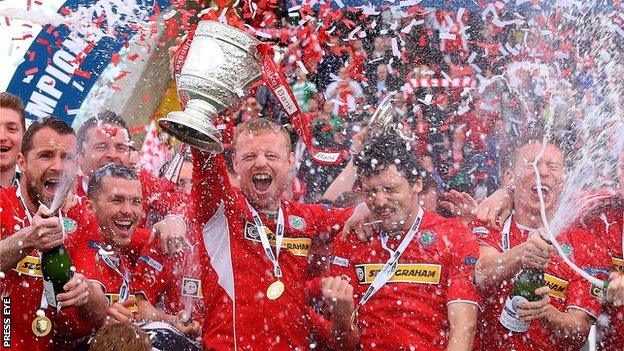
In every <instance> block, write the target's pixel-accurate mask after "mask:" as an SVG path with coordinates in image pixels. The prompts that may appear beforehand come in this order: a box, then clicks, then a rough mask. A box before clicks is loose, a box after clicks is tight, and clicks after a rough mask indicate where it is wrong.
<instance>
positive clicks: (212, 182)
mask: <svg viewBox="0 0 624 351" xmlns="http://www.w3.org/2000/svg"><path fill="white" fill-rule="evenodd" d="M192 153H193V190H192V192H191V197H192V202H193V205H192V207H193V209H192V211H191V215H192V217H193V218H194V219H195V220H196V221H197V222H198V224H199V225H200V227H201V226H203V224H204V223H206V222H208V220H210V218H212V216H213V215H214V214H215V213H216V211H217V208H218V207H219V204H220V203H221V201H226V202H229V203H231V202H233V201H234V197H235V196H237V194H236V191H235V189H234V187H232V185H231V184H230V181H229V179H228V175H227V168H226V165H225V159H224V158H223V155H212V154H209V153H207V152H202V151H200V150H197V149H193V150H192Z"/></svg>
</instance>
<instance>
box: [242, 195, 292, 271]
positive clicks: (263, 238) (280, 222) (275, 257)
mask: <svg viewBox="0 0 624 351" xmlns="http://www.w3.org/2000/svg"><path fill="white" fill-rule="evenodd" d="M247 206H248V207H249V211H251V216H252V217H253V220H254V222H255V224H256V230H257V231H258V235H259V236H260V242H262V247H263V248H264V253H265V254H266V256H267V258H268V259H269V260H270V261H271V263H273V274H274V275H275V278H277V280H279V278H281V277H282V269H281V268H280V265H279V253H280V249H281V247H282V241H283V240H284V213H283V212H282V206H280V207H278V208H277V228H276V230H275V232H276V233H275V254H273V250H271V244H269V237H268V236H267V233H266V231H265V230H264V225H263V224H262V219H260V215H258V212H257V211H256V210H255V209H254V208H253V207H252V206H251V205H250V204H249V202H248V203H247Z"/></svg>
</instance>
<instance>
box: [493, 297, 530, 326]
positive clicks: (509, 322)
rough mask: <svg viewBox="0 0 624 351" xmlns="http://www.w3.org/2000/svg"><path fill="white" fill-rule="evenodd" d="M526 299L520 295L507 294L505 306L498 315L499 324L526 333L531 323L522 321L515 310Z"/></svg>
mask: <svg viewBox="0 0 624 351" xmlns="http://www.w3.org/2000/svg"><path fill="white" fill-rule="evenodd" d="M525 301H528V300H527V299H526V298H524V297H522V296H518V295H516V296H508V297H507V300H506V301H505V306H504V308H503V311H502V312H501V315H500V318H499V320H500V322H501V324H502V325H503V326H504V327H505V328H507V329H509V330H511V331H512V332H515V333H526V331H527V330H529V326H530V325H531V324H530V323H529V322H525V321H522V320H521V319H520V318H518V315H517V312H518V308H520V305H521V304H522V303H523V302H525Z"/></svg>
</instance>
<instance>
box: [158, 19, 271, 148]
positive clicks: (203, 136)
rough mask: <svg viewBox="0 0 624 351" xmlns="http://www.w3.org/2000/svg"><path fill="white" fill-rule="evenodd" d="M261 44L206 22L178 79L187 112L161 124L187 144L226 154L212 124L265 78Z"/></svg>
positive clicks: (191, 47)
mask: <svg viewBox="0 0 624 351" xmlns="http://www.w3.org/2000/svg"><path fill="white" fill-rule="evenodd" d="M259 43H260V41H258V40H257V39H256V38H254V37H252V36H251V35H249V34H247V33H245V32H244V31H242V30H240V29H238V28H235V27H232V26H229V25H226V24H223V23H221V22H216V21H201V22H199V24H198V26H197V29H196V31H195V36H194V37H193V41H192V43H191V45H190V48H189V52H188V55H187V57H186V61H185V62H184V66H182V70H181V72H180V76H179V77H178V79H177V82H176V83H177V87H178V95H179V97H180V101H182V102H183V103H184V102H186V106H185V108H184V111H175V112H171V113H169V114H168V115H167V117H164V118H161V119H160V120H159V121H158V124H159V126H160V127H161V128H162V129H164V130H165V131H167V132H168V133H169V134H171V135H173V136H174V137H176V138H177V139H179V140H180V141H182V142H185V143H187V144H189V145H191V146H193V147H196V148H199V149H201V150H204V151H208V152H210V153H220V152H223V142H222V140H221V133H220V132H219V130H218V129H217V128H216V127H215V126H214V124H213V123H212V119H213V118H214V117H216V116H218V115H219V114H220V113H223V112H224V111H226V110H228V109H230V108H232V107H235V106H237V105H240V104H241V103H242V99H243V98H244V97H245V96H246V95H247V93H248V92H249V89H250V87H251V86H252V85H253V84H254V83H256V82H257V81H258V80H260V78H261V73H260V61H259V54H258V52H257V49H256V45H258V44H259Z"/></svg>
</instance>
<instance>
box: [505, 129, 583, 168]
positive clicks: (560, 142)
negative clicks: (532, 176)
mask: <svg viewBox="0 0 624 351" xmlns="http://www.w3.org/2000/svg"><path fill="white" fill-rule="evenodd" d="M547 128H548V126H547V124H546V121H544V120H537V121H534V122H531V123H529V124H527V125H524V126H523V127H522V129H521V131H520V133H519V134H518V135H517V136H516V137H514V139H512V140H511V143H510V145H509V146H508V147H507V148H506V150H503V151H502V152H501V167H502V168H503V169H511V168H513V164H514V162H515V161H516V158H517V156H518V151H519V150H520V149H521V148H522V147H523V146H525V145H529V144H541V143H542V142H543V141H544V136H545V135H546V130H547ZM577 140H578V134H577V132H576V130H575V129H574V127H572V126H565V127H559V126H552V127H551V130H550V138H549V139H548V141H547V143H548V144H552V145H554V146H556V147H557V148H559V149H560V150H561V152H562V153H563V156H564V158H565V164H566V167H567V166H569V165H570V164H571V163H572V161H573V158H574V155H575V150H576V143H577Z"/></svg>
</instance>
